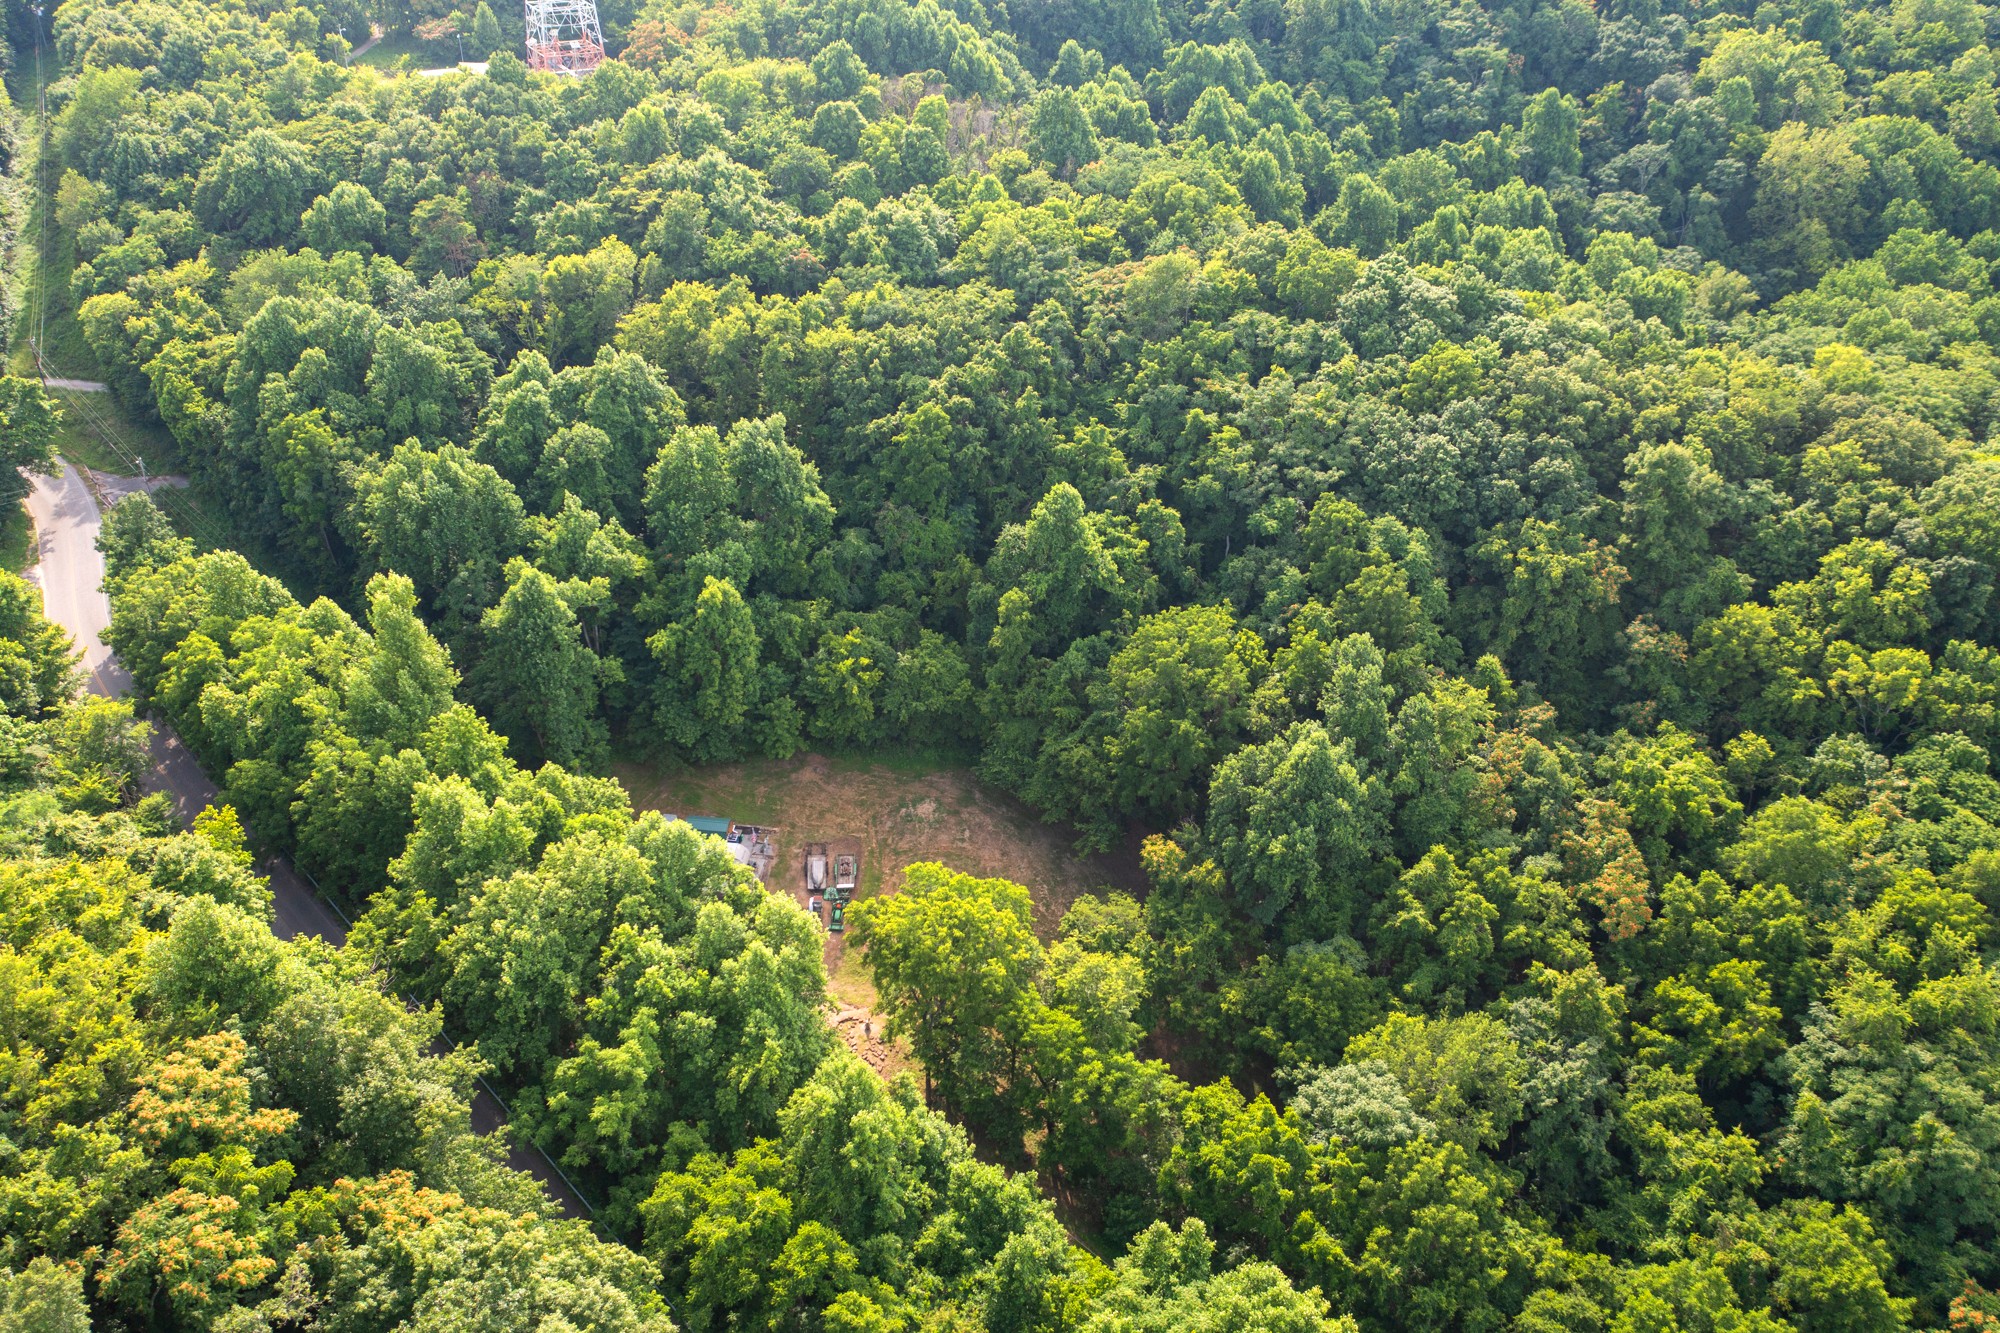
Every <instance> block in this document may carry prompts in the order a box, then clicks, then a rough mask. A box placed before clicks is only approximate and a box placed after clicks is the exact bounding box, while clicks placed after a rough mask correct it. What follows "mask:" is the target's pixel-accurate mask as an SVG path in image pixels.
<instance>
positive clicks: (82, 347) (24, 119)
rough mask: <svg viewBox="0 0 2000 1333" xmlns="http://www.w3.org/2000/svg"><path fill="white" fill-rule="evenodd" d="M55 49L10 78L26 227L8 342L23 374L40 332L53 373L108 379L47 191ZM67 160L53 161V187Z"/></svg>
mask: <svg viewBox="0 0 2000 1333" xmlns="http://www.w3.org/2000/svg"><path fill="white" fill-rule="evenodd" d="M56 72H57V71H56V67H55V56H54V53H53V52H51V51H48V50H46V49H44V50H43V51H42V53H41V60H40V64H39V68H38V67H37V62H36V61H35V60H34V59H33V58H32V57H31V58H29V59H27V60H24V61H22V62H21V64H20V66H19V67H17V68H16V69H15V71H14V75H13V78H12V80H11V81H10V83H9V92H10V93H11V94H12V95H13V97H14V105H15V108H16V123H15V129H14V136H15V143H16V148H17V153H18V157H17V159H16V161H17V165H16V167H15V183H16V185H17V187H18V188H17V198H18V204H17V207H19V208H20V209H21V213H22V216H21V231H20V235H19V236H18V237H17V238H16V241H15V247H14V274H13V277H14V281H15V285H16V289H17V291H18V292H19V297H18V301H17V310H18V313H17V316H16V319H15V322H14V328H13V330H12V332H13V337H12V338H11V339H10V340H9V343H8V349H9V352H8V366H9V368H10V369H11V370H12V371H13V372H14V373H15V374H17V375H34V374H36V373H37V371H36V368H35V345H36V342H37V341H38V340H39V342H40V345H41V351H42V366H43V367H44V368H45V369H46V371H47V373H48V374H51V375H58V376H63V377H65V378H70V379H102V378H103V374H102V372H101V370H100V369H99V367H98V364H97V357H96V355H95V354H93V353H92V352H91V350H90V344H89V343H87V342H85V341H84V337H83V326H82V325H81V324H79V323H78V322H77V318H76V303H75V302H74V301H73V300H72V299H71V298H70V290H69V275H70V270H71V269H73V268H74V267H75V266H76V247H75V240H74V238H73V237H71V236H70V235H68V234H67V233H65V232H64V231H63V230H62V228H60V227H58V226H57V225H56V223H55V218H54V216H53V215H52V212H51V204H50V201H49V200H47V199H45V198H43V197H42V193H41V188H40V186H41V183H42V182H41V176H42V170H41V158H40V154H41V151H42V143H41V133H40V125H39V122H38V120H37V115H36V95H37V93H38V92H39V90H40V89H41V88H42V87H43V86H45V85H46V84H47V83H48V82H50V81H52V80H53V79H54V78H55V75H56ZM60 174H61V163H59V162H53V161H52V162H50V163H49V164H48V172H47V175H48V182H47V184H48V187H49V189H51V190H53V189H54V188H55V184H56V181H57V179H58V178H59V177H60Z"/></svg>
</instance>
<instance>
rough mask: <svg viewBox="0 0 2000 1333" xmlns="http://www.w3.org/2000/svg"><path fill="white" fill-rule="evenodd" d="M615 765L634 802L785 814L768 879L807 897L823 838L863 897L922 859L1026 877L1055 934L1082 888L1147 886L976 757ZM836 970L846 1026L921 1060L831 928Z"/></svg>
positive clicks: (878, 1046)
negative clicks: (857, 863) (983, 774)
mask: <svg viewBox="0 0 2000 1333" xmlns="http://www.w3.org/2000/svg"><path fill="white" fill-rule="evenodd" d="M616 773H617V776H618V778H619V779H620V780H621V781H622V782H623V783H624V784H625V788H626V790H627V791H629V792H631V794H632V803H633V805H634V807H635V808H637V809H640V810H663V811H668V812H671V813H674V814H681V815H720V816H723V817H726V818H729V819H734V820H737V821H739V822H748V823H753V824H764V825H768V826H771V827H773V828H776V829H777V830H778V834H777V838H776V842H777V847H776V852H777V863H776V866H775V867H774V868H773V870H772V871H771V875H770V880H769V883H770V887H771V889H772V891H773V892H778V893H789V894H791V895H792V897H793V898H795V899H796V900H797V901H798V902H799V904H800V905H801V906H804V905H805V902H806V888H805V854H806V847H807V845H808V844H810V843H824V844H826V847H827V853H828V857H829V865H831V858H832V857H834V856H838V855H840V854H842V853H855V854H858V855H859V856H860V858H861V882H860V884H859V886H858V887H857V888H856V890H855V895H854V896H855V897H856V898H866V897H871V896H873V895H875V894H878V893H894V892H895V891H896V890H897V889H898V888H900V887H901V886H902V882H903V872H904V870H905V869H906V868H907V867H909V866H910V865H913V864H915V863H917V862H919V861H939V862H942V863H943V864H945V865H947V866H950V867H951V868H952V869H954V870H960V871H964V872H965V873H967V874H971V875H979V876H984V877H992V878H998V879H1010V880H1013V881H1014V882H1015V883H1017V884H1023V885H1026V886H1027V888H1028V891H1029V893H1030V895H1031V896H1032V898H1033V900H1034V905H1035V929H1036V932H1037V933H1038V934H1040V935H1041V936H1042V937H1043V938H1044V939H1048V938H1051V937H1053V935H1054V934H1055V930H1056V927H1057V925H1058V924H1059V923H1060V922H1061V921H1062V915H1063V913H1064V912H1066V911H1068V910H1069V905H1070V904H1071V903H1072V902H1074V901H1076V899H1077V897H1078V896H1079V895H1080V894H1085V893H1095V892H1101V891H1103V890H1104V889H1106V888H1117V889H1123V890H1125V891H1127V892H1142V891H1143V889H1144V887H1145V879H1144V875H1143V873H1142V872H1141V871H1140V869H1139V864H1138V858H1137V857H1136V856H1135V855H1131V854H1128V853H1123V852H1121V853H1119V854H1114V855H1112V856H1080V855H1078V854H1077V852H1076V851H1075V849H1074V847H1073V846H1072V843H1073V840H1074V834H1073V833H1072V831H1071V830H1069V829H1068V828H1065V827H1063V826H1061V825H1057V824H1049V823H1046V822H1044V821H1043V820H1042V819H1041V817H1040V816H1039V815H1037V814H1036V813H1035V812H1034V811H1033V810H1031V809H1029V808H1028V807H1027V806H1025V805H1023V804H1021V802H1019V801H1017V800H1015V799H1014V798H1013V797H1011V796H1009V795H1007V794H1006V793H1005V792H1002V791H999V790H997V789H996V788H994V787H991V786H988V785H987V784H986V783H984V782H981V781H980V780H979V779H978V778H977V777H976V776H974V775H973V773H972V772H971V770H969V769H965V768H958V767H939V766H936V765H928V764H921V763H916V762H912V761H908V760H901V759H896V760H879V761H878V760H869V759H864V758H855V757H849V756H841V757H828V756H825V755H818V754H803V755H796V756H794V757H792V758H790V759H779V760H752V761H748V762H745V763H740V764H721V765H715V766H710V767H703V768H687V767H678V768H656V767H652V766H645V765H636V764H622V765H619V766H618V767H617V769H616ZM826 970H827V988H828V991H829V994H830V996H831V998H832V1000H833V1003H834V1007H835V1012H834V1015H833V1024H834V1028H835V1031H837V1032H838V1033H839V1034H840V1035H841V1036H842V1038H843V1039H845V1040H846V1041H847V1043H848V1045H849V1046H851V1047H853V1048H854V1049H855V1051H856V1052H857V1053H858V1054H859V1055H861V1057H862V1058H863V1059H864V1060H866V1061H868V1063H869V1064H870V1065H873V1066H874V1067H875V1068H876V1069H878V1070H880V1071H881V1072H882V1073H884V1074H885V1075H888V1074H894V1073H895V1072H897V1071H898V1070H900V1069H903V1068H908V1067H910V1062H909V1059H908V1056H907V1054H906V1053H905V1052H903V1051H901V1050H898V1049H895V1048H893V1047H890V1046H887V1045H885V1044H884V1043H883V1042H882V1040H881V1037H882V1024H881V1020H880V1018H879V1017H877V1016H876V1014H875V987H874V985H873V983H872V982H871V981H870V979H869V977H868V972H867V970H866V969H865V968H864V967H862V966H861V965H860V959H859V957H858V956H855V957H849V951H848V950H847V948H846V942H845V940H844V939H843V937H842V936H839V935H829V936H828V937H827V944H826Z"/></svg>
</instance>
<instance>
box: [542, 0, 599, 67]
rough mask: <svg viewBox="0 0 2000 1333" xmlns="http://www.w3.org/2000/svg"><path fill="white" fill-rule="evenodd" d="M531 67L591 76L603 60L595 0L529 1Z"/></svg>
mask: <svg viewBox="0 0 2000 1333" xmlns="http://www.w3.org/2000/svg"><path fill="white" fill-rule="evenodd" d="M527 4H528V68H529V69H545V70H548V71H549V72H551V73H553V74H588V73H590V71H592V70H594V69H596V68H597V66H598V63H599V62H600V61H602V60H603V59H604V32H603V30H602V29H601V28H599V27H598V26H597V5H596V4H595V3H594V0H527Z"/></svg>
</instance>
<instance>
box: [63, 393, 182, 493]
mask: <svg viewBox="0 0 2000 1333" xmlns="http://www.w3.org/2000/svg"><path fill="white" fill-rule="evenodd" d="M49 396H50V397H51V398H53V399H55V400H56V401H57V402H58V403H60V404H61V405H62V409H63V419H62V425H61V427H60V428H59V430H58V432H57V438H56V449H57V452H59V453H61V454H62V456H63V457H64V458H67V459H69V460H70V462H72V463H81V464H82V465H83V466H85V467H89V468H96V469H97V470H98V471H100V472H115V473H118V474H119V475H120V476H126V475H129V474H131V473H134V472H136V471H137V468H135V467H134V466H133V464H132V461H131V458H128V457H127V455H130V456H131V457H132V458H142V459H144V460H145V463H146V470H147V471H148V472H150V473H154V474H158V473H162V472H178V471H180V470H181V457H180V451H179V449H178V448H177V447H176V446H175V444H174V437H173V436H172V435H170V434H168V433H167V432H166V431H165V430H164V429H162V428H160V427H159V426H149V425H144V424H141V423H139V422H136V421H133V420H132V418H131V417H129V416H127V415H126V413H125V411H124V409H122V408H121V407H119V405H118V400H117V399H116V398H114V397H112V396H111V395H110V394H108V393H79V392H77V391H75V390H72V389H51V390H49ZM114 442H115V444H114Z"/></svg>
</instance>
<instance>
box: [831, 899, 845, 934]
mask: <svg viewBox="0 0 2000 1333" xmlns="http://www.w3.org/2000/svg"><path fill="white" fill-rule="evenodd" d="M826 928H827V930H829V931H830V932H832V933H833V934H835V935H838V934H839V933H840V932H841V931H843V930H846V929H847V904H846V903H844V902H841V901H840V900H839V899H838V898H836V899H834V902H833V920H832V921H830V922H828V923H827V927H826Z"/></svg>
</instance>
